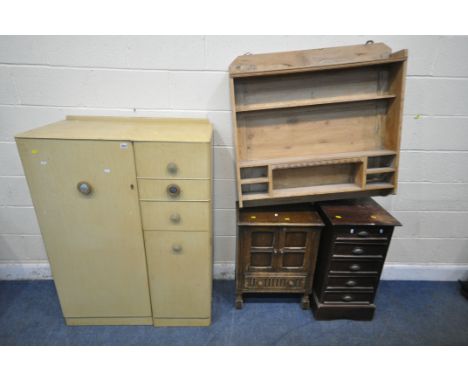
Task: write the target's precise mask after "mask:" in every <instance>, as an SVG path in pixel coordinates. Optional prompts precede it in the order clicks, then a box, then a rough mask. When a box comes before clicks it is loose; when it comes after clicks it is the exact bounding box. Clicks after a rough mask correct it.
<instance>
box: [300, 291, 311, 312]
mask: <svg viewBox="0 0 468 382" xmlns="http://www.w3.org/2000/svg"><path fill="white" fill-rule="evenodd" d="M301 306H302V309H304V310H307V309H310V299H309V295H308V294H305V295H304V296H302V299H301Z"/></svg>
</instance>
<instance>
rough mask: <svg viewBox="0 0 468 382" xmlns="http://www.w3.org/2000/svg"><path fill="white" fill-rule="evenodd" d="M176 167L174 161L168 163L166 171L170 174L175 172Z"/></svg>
mask: <svg viewBox="0 0 468 382" xmlns="http://www.w3.org/2000/svg"><path fill="white" fill-rule="evenodd" d="M178 169H179V168H178V167H177V165H176V164H175V163H174V162H171V163H168V165H167V171H168V172H169V173H170V174H177V170H178Z"/></svg>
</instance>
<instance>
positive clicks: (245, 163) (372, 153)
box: [239, 149, 396, 168]
mask: <svg viewBox="0 0 468 382" xmlns="http://www.w3.org/2000/svg"><path fill="white" fill-rule="evenodd" d="M387 155H396V152H395V151H392V150H385V149H379V150H369V151H354V152H352V151H349V152H345V153H335V154H318V155H307V156H300V157H289V158H275V159H256V160H241V161H239V166H240V167H241V168H245V167H261V166H268V165H275V164H287V163H300V162H309V161H310V162H315V161H317V162H318V161H321V160H323V161H325V160H334V159H346V158H359V157H376V156H387Z"/></svg>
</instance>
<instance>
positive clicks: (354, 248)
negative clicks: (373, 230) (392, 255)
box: [333, 242, 387, 259]
mask: <svg viewBox="0 0 468 382" xmlns="http://www.w3.org/2000/svg"><path fill="white" fill-rule="evenodd" d="M386 253H387V245H386V244H367V243H362V242H357V243H336V244H335V245H334V247H333V257H347V256H362V257H376V258H381V259H383V258H384V257H385V255H386Z"/></svg>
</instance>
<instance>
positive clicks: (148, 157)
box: [135, 142, 211, 179]
mask: <svg viewBox="0 0 468 382" xmlns="http://www.w3.org/2000/svg"><path fill="white" fill-rule="evenodd" d="M210 154H211V145H210V144H209V143H172V142H137V143H135V162H136V170H137V176H138V177H140V178H142V177H143V178H167V179H173V178H174V179H175V178H195V179H197V178H198V179H209V178H211V155H210Z"/></svg>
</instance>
